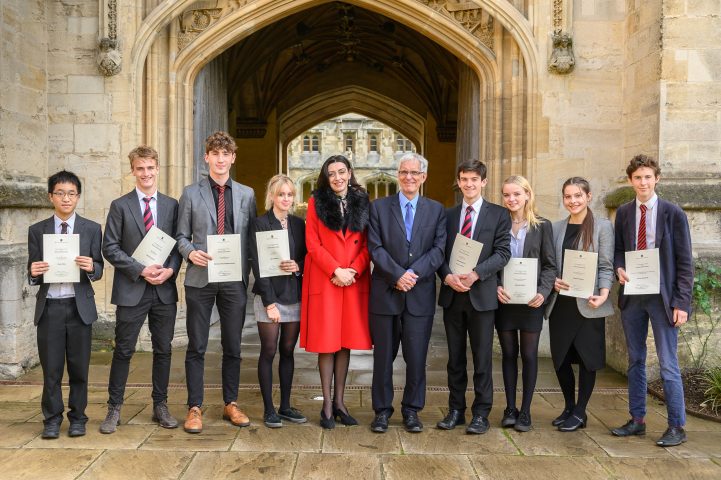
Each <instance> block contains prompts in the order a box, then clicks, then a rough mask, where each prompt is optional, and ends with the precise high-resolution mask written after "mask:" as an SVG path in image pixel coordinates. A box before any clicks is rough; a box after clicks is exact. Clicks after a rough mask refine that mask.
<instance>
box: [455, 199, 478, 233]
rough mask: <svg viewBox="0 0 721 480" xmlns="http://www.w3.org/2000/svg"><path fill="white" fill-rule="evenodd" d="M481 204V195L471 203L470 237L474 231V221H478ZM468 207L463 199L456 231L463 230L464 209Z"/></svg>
mask: <svg viewBox="0 0 721 480" xmlns="http://www.w3.org/2000/svg"><path fill="white" fill-rule="evenodd" d="M482 205H483V197H478V200H476V201H475V203H473V204H472V205H471V207H473V211H472V212H471V238H473V232H475V231H476V222H477V221H478V212H480V211H481V206H482ZM467 208H468V204H467V203H466V201H465V200H463V203H462V204H461V218H460V222H459V223H458V233H460V232H461V231H462V230H463V221H464V220H465V219H466V209H467Z"/></svg>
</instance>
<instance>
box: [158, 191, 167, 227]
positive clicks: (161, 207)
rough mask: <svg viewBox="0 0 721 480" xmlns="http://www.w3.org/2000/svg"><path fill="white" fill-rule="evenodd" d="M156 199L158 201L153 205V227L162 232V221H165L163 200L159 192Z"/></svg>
mask: <svg viewBox="0 0 721 480" xmlns="http://www.w3.org/2000/svg"><path fill="white" fill-rule="evenodd" d="M156 195H157V197H158V201H157V202H156V203H155V213H156V217H157V218H156V219H155V226H156V227H158V228H160V229H161V230H162V225H163V220H164V219H165V216H164V213H165V206H166V203H165V198H164V197H161V196H160V192H157V193H156Z"/></svg>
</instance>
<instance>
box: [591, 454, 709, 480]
mask: <svg viewBox="0 0 721 480" xmlns="http://www.w3.org/2000/svg"><path fill="white" fill-rule="evenodd" d="M598 462H599V463H600V464H601V465H603V467H604V468H605V469H606V470H608V472H609V473H610V474H611V475H613V476H614V477H615V478H639V479H645V478H652V479H654V480H679V479H683V480H718V479H719V478H721V466H719V465H717V464H715V463H713V462H712V461H711V460H708V459H697V460H693V461H690V460H682V459H675V458H674V459H660V458H599V459H598Z"/></svg>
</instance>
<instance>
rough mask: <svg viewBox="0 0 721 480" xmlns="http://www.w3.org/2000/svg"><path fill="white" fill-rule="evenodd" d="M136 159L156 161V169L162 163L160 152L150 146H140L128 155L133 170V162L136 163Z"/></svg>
mask: <svg viewBox="0 0 721 480" xmlns="http://www.w3.org/2000/svg"><path fill="white" fill-rule="evenodd" d="M136 158H152V159H153V160H155V166H156V167H157V166H158V165H159V163H160V162H159V161H158V151H157V150H155V149H154V148H153V147H151V146H150V145H138V146H137V147H135V148H134V149H132V150H131V151H130V153H129V154H128V160H130V169H131V170H132V169H133V161H135V159H136Z"/></svg>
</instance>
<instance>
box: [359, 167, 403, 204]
mask: <svg viewBox="0 0 721 480" xmlns="http://www.w3.org/2000/svg"><path fill="white" fill-rule="evenodd" d="M365 184H366V190H367V191H368V197H369V198H370V199H371V200H375V199H377V198H383V197H387V196H388V195H393V194H396V193H398V184H397V183H396V179H395V178H393V177H392V176H390V175H388V174H387V173H378V174H376V175H373V176H370V177H368V178H366V181H365Z"/></svg>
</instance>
